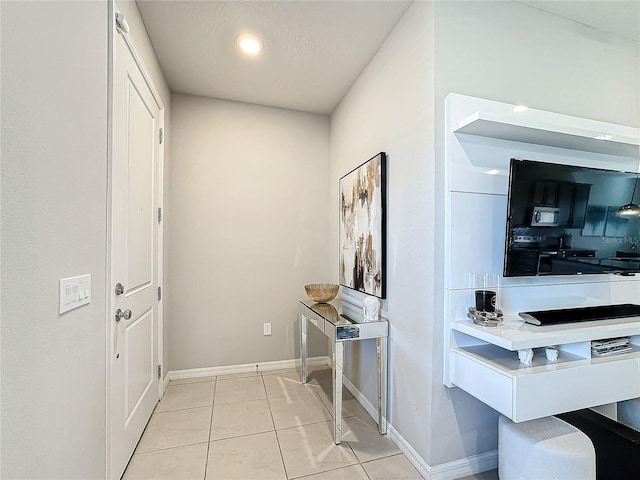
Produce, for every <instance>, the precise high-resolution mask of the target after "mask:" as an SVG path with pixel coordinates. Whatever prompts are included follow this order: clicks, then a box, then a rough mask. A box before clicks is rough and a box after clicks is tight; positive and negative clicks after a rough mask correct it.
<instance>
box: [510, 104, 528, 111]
mask: <svg viewBox="0 0 640 480" xmlns="http://www.w3.org/2000/svg"><path fill="white" fill-rule="evenodd" d="M527 110H529V107H527V106H526V105H516V106H515V107H514V108H513V111H514V112H525V111H527Z"/></svg>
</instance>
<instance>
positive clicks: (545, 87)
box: [427, 1, 640, 464]
mask: <svg viewBox="0 0 640 480" xmlns="http://www.w3.org/2000/svg"><path fill="white" fill-rule="evenodd" d="M585 8H587V6H586V5H585ZM435 12H436V23H435V26H436V30H435V45H436V50H435V51H436V95H435V99H436V157H437V158H439V159H443V158H444V153H443V152H444V150H443V149H444V143H443V134H444V118H443V111H444V97H445V96H446V95H447V94H448V93H450V92H455V93H462V94H467V95H472V96H476V97H483V98H489V99H493V100H498V101H504V102H508V103H515V104H521V103H522V104H526V105H529V106H530V107H534V108H538V109H542V110H549V111H553V112H558V113H564V114H569V115H575V116H579V117H585V118H591V119H595V120H602V121H607V122H612V123H617V124H625V125H630V126H638V125H640V88H639V86H640V55H639V50H640V44H638V43H637V42H632V41H629V40H624V39H622V38H619V37H616V36H613V35H607V34H603V33H602V32H598V31H597V30H595V29H592V28H589V27H586V26H584V25H581V24H578V23H575V22H572V21H569V20H566V19H563V18H561V17H558V16H555V15H551V14H547V13H544V12H541V11H539V10H536V9H534V8H531V7H528V6H526V5H522V4H519V3H516V2H500V1H497V2H436V4H435ZM443 169H444V164H443V162H442V160H441V161H439V162H437V164H436V171H437V178H438V179H439V181H438V182H437V184H436V186H437V198H438V199H439V202H440V201H442V200H441V199H443V198H444V197H443V190H444V180H443V179H444V173H443ZM443 222H444V212H443V211H442V210H440V209H439V210H437V212H436V223H435V228H436V230H438V231H441V230H442V226H443V225H444V223H443ZM502 234H503V232H500V235H498V236H497V237H496V241H499V240H498V238H502V237H501V235H502ZM469 248H473V247H472V244H471V243H470V244H469ZM443 253H444V244H443V240H442V238H441V237H438V238H437V242H436V258H441V259H442V258H443ZM442 274H443V264H442V263H438V264H437V266H436V271H435V276H436V277H437V278H440V277H442ZM436 286H437V288H438V293H437V295H436V304H435V306H434V318H442V315H443V312H444V308H445V307H444V304H443V294H442V290H441V285H436ZM435 325H436V330H435V332H434V339H436V340H437V339H441V338H442V336H443V334H444V332H443V325H442V323H440V322H436V323H435ZM441 359H442V342H441V341H435V342H434V344H433V353H432V358H431V360H432V362H433V375H434V382H433V385H432V392H431V409H432V417H433V423H432V424H431V425H430V429H429V430H430V432H431V435H432V436H433V438H434V439H438V440H439V441H435V440H434V441H433V442H432V450H431V452H430V453H429V455H428V457H427V458H428V459H429V460H428V461H429V463H430V464H439V463H444V462H447V461H451V460H455V459H457V458H461V457H465V456H471V455H475V454H479V453H483V452H489V451H492V450H494V449H495V448H496V441H497V427H496V413H495V412H493V411H492V410H489V409H488V408H487V407H484V406H483V405H482V404H480V403H479V402H478V401H476V400H475V399H473V398H472V397H470V396H469V395H467V394H466V393H464V392H461V391H460V390H459V389H452V390H448V389H446V388H445V387H443V386H442V385H441V384H440V383H439V382H438V379H441V378H442V366H443V364H442V360H441Z"/></svg>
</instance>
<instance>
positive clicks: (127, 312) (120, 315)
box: [116, 308, 131, 322]
mask: <svg viewBox="0 0 640 480" xmlns="http://www.w3.org/2000/svg"><path fill="white" fill-rule="evenodd" d="M123 318H124V319H125V320H129V319H130V318H131V310H129V309H128V308H127V309H126V310H125V311H124V312H123V311H122V310H120V309H119V308H118V309H117V310H116V322H119V321H120V320H122V319H123Z"/></svg>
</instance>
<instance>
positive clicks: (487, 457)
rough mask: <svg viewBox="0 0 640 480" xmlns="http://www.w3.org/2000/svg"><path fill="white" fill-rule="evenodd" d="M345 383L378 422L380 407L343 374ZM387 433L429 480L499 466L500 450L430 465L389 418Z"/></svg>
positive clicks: (463, 475)
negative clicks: (374, 404) (394, 426)
mask: <svg viewBox="0 0 640 480" xmlns="http://www.w3.org/2000/svg"><path fill="white" fill-rule="evenodd" d="M342 382H343V385H344V386H345V388H346V389H347V390H349V391H350V392H351V394H352V395H353V396H354V397H355V399H356V400H358V402H359V403H360V405H362V407H363V408H364V409H365V410H366V411H367V413H368V414H369V415H370V416H371V418H373V419H374V420H375V421H376V422H377V421H378V408H377V407H374V406H373V404H372V403H371V402H370V401H369V400H368V399H367V397H365V396H364V395H363V394H362V392H360V390H358V389H357V388H356V387H355V385H354V384H353V383H352V382H351V381H350V380H349V379H348V378H347V377H345V376H344V375H343V376H342ZM387 435H388V436H389V439H390V440H391V441H392V442H393V443H395V444H396V446H397V447H398V448H399V449H400V451H401V452H402V453H404V456H405V457H406V458H407V460H409V463H411V465H413V466H414V467H415V469H416V470H418V472H419V473H420V475H422V476H423V477H424V478H426V479H427V480H455V479H457V478H461V477H466V476H468V475H475V474H478V473H480V472H485V471H487V470H493V469H496V468H498V451H497V450H494V451H492V452H487V453H482V454H480V455H474V456H471V457H466V458H461V459H459V460H454V461H452V462H447V463H441V464H438V465H434V466H431V465H429V464H428V463H427V462H426V461H425V460H424V459H423V458H422V457H421V456H420V455H418V453H417V452H416V451H415V450H414V449H413V447H412V446H411V445H410V444H409V442H407V441H406V440H405V439H404V437H403V436H402V435H400V433H399V432H398V431H397V430H396V429H395V428H393V425H391V423H389V421H388V419H387Z"/></svg>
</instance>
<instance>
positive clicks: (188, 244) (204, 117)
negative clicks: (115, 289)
mask: <svg viewBox="0 0 640 480" xmlns="http://www.w3.org/2000/svg"><path fill="white" fill-rule="evenodd" d="M171 115H172V118H171V130H172V135H173V138H172V147H171V156H172V158H173V164H172V171H171V202H172V205H171V209H172V221H171V224H170V226H169V231H170V233H169V236H170V245H171V246H170V251H169V255H170V262H169V271H170V272H171V277H172V278H171V282H172V288H171V289H170V290H168V298H169V317H170V318H171V322H170V325H169V332H168V334H169V336H170V338H171V341H170V364H171V368H172V369H173V370H181V369H188V368H198V367H213V366H224V365H235V364H244V363H257V362H266V361H275V360H286V359H292V358H295V357H296V356H297V355H298V353H297V352H298V343H299V340H298V327H297V312H298V307H297V301H296V299H297V298H301V297H304V295H305V294H304V289H303V285H305V284H306V283H312V282H323V281H331V280H332V279H333V278H332V277H330V275H329V272H330V271H331V268H330V266H329V265H330V264H329V258H330V257H329V250H330V245H329V244H328V242H327V237H328V235H327V230H328V228H329V216H328V210H329V206H328V193H327V183H328V171H329V169H328V157H329V153H328V149H329V117H327V116H325V115H317V114H310V113H303V112H296V111H292V110H284V109H278V108H271V107H262V106H257V105H250V104H244V103H237V102H230V101H223V100H216V99H211V98H205V97H196V96H190V95H182V94H174V95H173V97H172V114H171ZM264 322H271V323H272V332H273V334H272V335H271V336H263V333H262V324H263V323H264Z"/></svg>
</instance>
